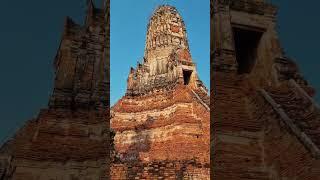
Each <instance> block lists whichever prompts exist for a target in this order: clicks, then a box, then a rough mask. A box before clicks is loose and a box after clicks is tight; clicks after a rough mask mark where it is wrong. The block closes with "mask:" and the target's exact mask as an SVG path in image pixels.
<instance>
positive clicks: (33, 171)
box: [0, 1, 109, 180]
mask: <svg viewBox="0 0 320 180" xmlns="http://www.w3.org/2000/svg"><path fill="white" fill-rule="evenodd" d="M106 9H107V7H106ZM107 12H108V11H104V10H103V9H98V8H95V7H94V5H93V3H92V1H89V5H88V13H87V16H86V20H85V23H84V25H78V24H76V23H74V22H73V21H72V20H71V19H70V18H66V21H65V26H64V32H63V36H62V40H61V42H60V47H59V49H58V52H57V55H56V57H55V60H54V68H55V83H54V90H53V94H52V96H51V98H50V100H49V105H48V108H46V109H42V110H41V111H40V113H39V115H38V116H37V117H36V118H35V119H32V120H29V121H27V123H26V124H25V125H24V127H22V128H21V129H20V130H19V131H18V132H17V133H16V134H15V135H14V137H13V138H12V139H11V140H9V141H8V142H7V143H5V144H4V145H3V146H2V147H1V149H0V179H4V180H6V179H15V180H48V179H61V180H75V179H79V180H80V179H86V180H97V179H102V178H105V177H106V170H107V166H106V163H107V162H106V160H107V159H109V158H108V157H109V154H108V152H109V151H108V150H107V148H108V141H109V138H108V137H109V127H108V126H107V124H108V123H107V120H108V118H109V108H108V107H109V94H108V89H109V88H108V86H109V73H108V66H109V65H108V63H109V62H108V59H109V58H107V57H108V55H109V54H108V52H107V49H108V47H107V46H106V45H109V43H108V42H106V31H108V28H107V26H106V24H108V22H106V21H108V19H109V17H108V13H107ZM107 40H108V39H107Z"/></svg>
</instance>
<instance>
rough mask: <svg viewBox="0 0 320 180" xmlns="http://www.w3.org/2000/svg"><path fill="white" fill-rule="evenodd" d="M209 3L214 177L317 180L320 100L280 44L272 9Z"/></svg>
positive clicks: (221, 0) (234, 1)
mask: <svg viewBox="0 0 320 180" xmlns="http://www.w3.org/2000/svg"><path fill="white" fill-rule="evenodd" d="M211 3H212V6H213V7H212V14H211V15H212V19H211V20H212V27H213V28H212V30H213V32H212V34H213V35H214V38H213V39H212V41H211V45H212V47H214V50H213V52H212V54H211V56H212V57H213V59H212V63H211V65H212V66H211V67H212V70H213V73H212V77H211V78H212V79H213V80H214V86H212V89H211V94H212V95H211V98H212V99H213V101H212V102H213V103H212V107H211V108H212V109H213V111H212V114H211V115H212V116H211V119H212V126H211V127H212V134H211V137H212V138H213V141H212V142H213V143H212V151H211V152H212V154H211V160H212V161H211V163H212V175H213V176H212V177H213V179H219V180H220V179H227V180H238V179H239V180H240V179H241V180H244V179H266V180H267V179H270V180H271V179H272V180H273V179H275V180H277V179H279V180H280V179H299V180H304V179H319V177H320V173H319V172H320V171H319V170H320V164H319V162H320V161H319V157H320V156H319V155H320V151H319V147H320V141H319V139H320V122H319V120H320V114H319V113H320V111H319V106H318V105H316V103H315V102H314V100H313V99H312V98H311V97H310V96H312V95H313V94H314V91H313V89H312V88H311V87H310V86H309V85H308V83H307V82H306V81H305V80H304V79H303V78H302V76H301V74H300V73H299V71H298V68H297V65H296V64H295V63H294V62H293V61H292V60H291V59H290V58H288V57H286V56H285V54H284V53H283V51H282V49H281V47H280V43H279V40H278V37H277V32H276V12H277V9H276V7H275V6H273V5H271V4H269V3H267V2H265V1H264V0H227V1H226V0H213V1H212V2H211Z"/></svg>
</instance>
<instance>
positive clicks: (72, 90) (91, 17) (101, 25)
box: [49, 1, 108, 109]
mask: <svg viewBox="0 0 320 180" xmlns="http://www.w3.org/2000/svg"><path fill="white" fill-rule="evenodd" d="M105 28H106V22H105V13H104V10H102V9H98V8H95V7H94V5H93V3H92V1H89V5H88V10H87V16H86V20H85V23H84V25H78V24H76V23H74V22H73V21H72V20H71V19H70V18H67V19H66V22H65V27H64V33H63V36H62V40H61V42H60V47H59V49H58V52H57V55H56V58H55V62H54V67H55V75H56V78H55V86H54V91H53V94H52V96H51V98H50V101H49V106H50V107H52V108H64V109H92V108H93V109H96V108H98V107H101V106H102V107H104V108H106V107H107V105H108V103H107V102H106V99H107V98H106V96H107V94H106V93H103V92H106V87H107V83H108V82H107V81H106V78H108V77H107V73H106V72H105V71H106V69H107V67H106V61H105V59H104V57H105V55H104V52H106V51H105V48H106V42H105V39H106V35H105V30H106V29H105ZM98 96H105V98H98Z"/></svg>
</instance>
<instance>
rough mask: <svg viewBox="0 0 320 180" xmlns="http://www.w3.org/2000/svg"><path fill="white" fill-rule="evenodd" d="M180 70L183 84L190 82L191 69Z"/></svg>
mask: <svg viewBox="0 0 320 180" xmlns="http://www.w3.org/2000/svg"><path fill="white" fill-rule="evenodd" d="M182 71H183V82H184V85H188V84H189V82H190V77H191V74H192V71H191V70H182Z"/></svg>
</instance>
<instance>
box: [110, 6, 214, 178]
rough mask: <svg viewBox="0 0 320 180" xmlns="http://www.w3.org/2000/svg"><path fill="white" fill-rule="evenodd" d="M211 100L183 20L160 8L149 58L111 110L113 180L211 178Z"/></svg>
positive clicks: (149, 40)
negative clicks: (192, 54) (200, 76)
mask: <svg viewBox="0 0 320 180" xmlns="http://www.w3.org/2000/svg"><path fill="white" fill-rule="evenodd" d="M209 111H210V110H209V96H208V94H207V90H206V88H205V87H204V85H203V83H202V82H201V80H200V79H199V78H198V75H197V71H196V66H195V64H194V62H193V60H192V57H191V54H190V50H189V45H188V40H187V34H186V28H185V25H184V22H183V20H182V17H181V16H180V15H179V13H178V12H177V10H176V9H175V8H174V7H172V6H168V5H165V6H159V7H158V8H157V9H156V10H155V12H154V13H153V16H152V17H151V19H150V21H149V24H148V27H147V37H146V46H145V53H144V58H143V60H142V62H141V63H139V64H138V65H137V67H136V68H135V69H134V68H131V69H130V73H129V76H128V80H127V92H126V95H125V96H124V97H122V98H121V99H120V100H119V101H118V102H117V103H116V104H115V105H114V106H113V107H112V109H111V128H112V129H113V130H114V131H115V133H116V135H115V137H114V144H115V149H116V151H117V156H116V158H115V160H114V163H113V166H112V168H111V175H112V179H145V178H147V179H158V178H164V179H169V178H173V179H181V178H194V179H209V151H210V147H209V144H210V141H209V140H210V135H209V134H210V127H209V125H210V119H209Z"/></svg>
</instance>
